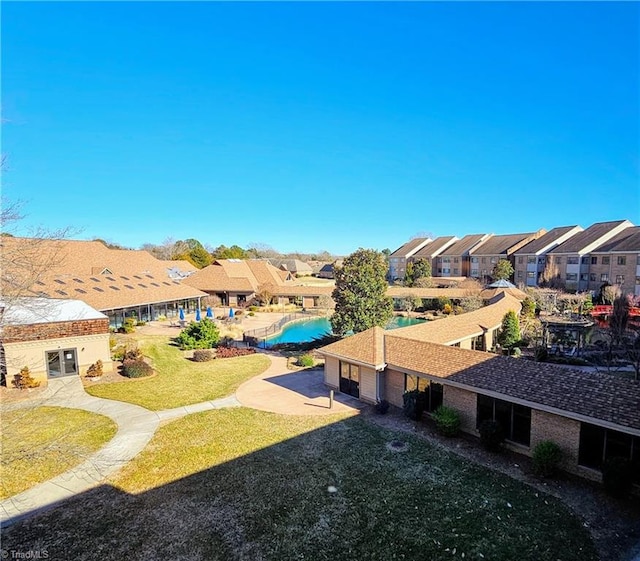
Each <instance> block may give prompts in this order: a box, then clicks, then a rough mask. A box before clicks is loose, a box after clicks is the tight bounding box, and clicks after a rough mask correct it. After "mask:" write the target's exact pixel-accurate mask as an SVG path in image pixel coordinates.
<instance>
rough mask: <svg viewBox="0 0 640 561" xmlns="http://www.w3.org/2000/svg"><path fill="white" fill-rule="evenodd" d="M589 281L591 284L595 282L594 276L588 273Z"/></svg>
mask: <svg viewBox="0 0 640 561" xmlns="http://www.w3.org/2000/svg"><path fill="white" fill-rule="evenodd" d="M589 280H590V281H592V282H595V281H596V274H595V273H589Z"/></svg>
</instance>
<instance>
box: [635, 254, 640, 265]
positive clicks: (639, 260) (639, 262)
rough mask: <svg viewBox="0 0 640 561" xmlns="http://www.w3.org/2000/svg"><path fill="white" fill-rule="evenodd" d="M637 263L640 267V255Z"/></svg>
mask: <svg viewBox="0 0 640 561" xmlns="http://www.w3.org/2000/svg"><path fill="white" fill-rule="evenodd" d="M636 263H637V264H638V265H640V255H638V258H637V259H636Z"/></svg>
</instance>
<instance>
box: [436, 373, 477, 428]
mask: <svg viewBox="0 0 640 561" xmlns="http://www.w3.org/2000/svg"><path fill="white" fill-rule="evenodd" d="M476 395H477V394H475V393H474V392H470V391H467V390H462V389H460V388H454V387H452V386H447V385H445V386H444V397H443V404H444V405H446V406H447V407H453V408H454V409H455V410H456V411H458V413H460V429H461V430H463V431H464V432H469V433H471V434H477V432H476V409H477V407H476V404H477V397H476Z"/></svg>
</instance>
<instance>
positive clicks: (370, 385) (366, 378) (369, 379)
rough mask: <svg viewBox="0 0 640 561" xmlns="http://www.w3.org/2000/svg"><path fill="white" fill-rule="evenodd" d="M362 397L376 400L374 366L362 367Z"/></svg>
mask: <svg viewBox="0 0 640 561" xmlns="http://www.w3.org/2000/svg"><path fill="white" fill-rule="evenodd" d="M360 399H361V400H362V401H369V402H371V403H375V402H376V371H375V370H374V369H373V368H365V367H363V366H361V367H360Z"/></svg>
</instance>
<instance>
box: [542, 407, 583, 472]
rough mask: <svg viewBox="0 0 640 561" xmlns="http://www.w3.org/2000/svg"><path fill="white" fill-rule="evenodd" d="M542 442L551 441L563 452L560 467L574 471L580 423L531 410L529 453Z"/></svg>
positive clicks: (576, 460) (576, 463) (576, 461)
mask: <svg viewBox="0 0 640 561" xmlns="http://www.w3.org/2000/svg"><path fill="white" fill-rule="evenodd" d="M543 440H553V442H555V443H556V444H557V445H558V446H560V448H561V449H562V452H563V461H562V467H563V468H564V469H566V470H568V471H574V472H575V471H576V468H577V465H578V447H579V445H580V423H579V422H578V421H574V420H573V419H567V418H566V417H560V416H558V415H553V414H552V413H547V412H546V411H538V410H537V409H532V410H531V451H532V452H533V449H534V448H535V447H536V444H538V443H539V442H541V441H543Z"/></svg>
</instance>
